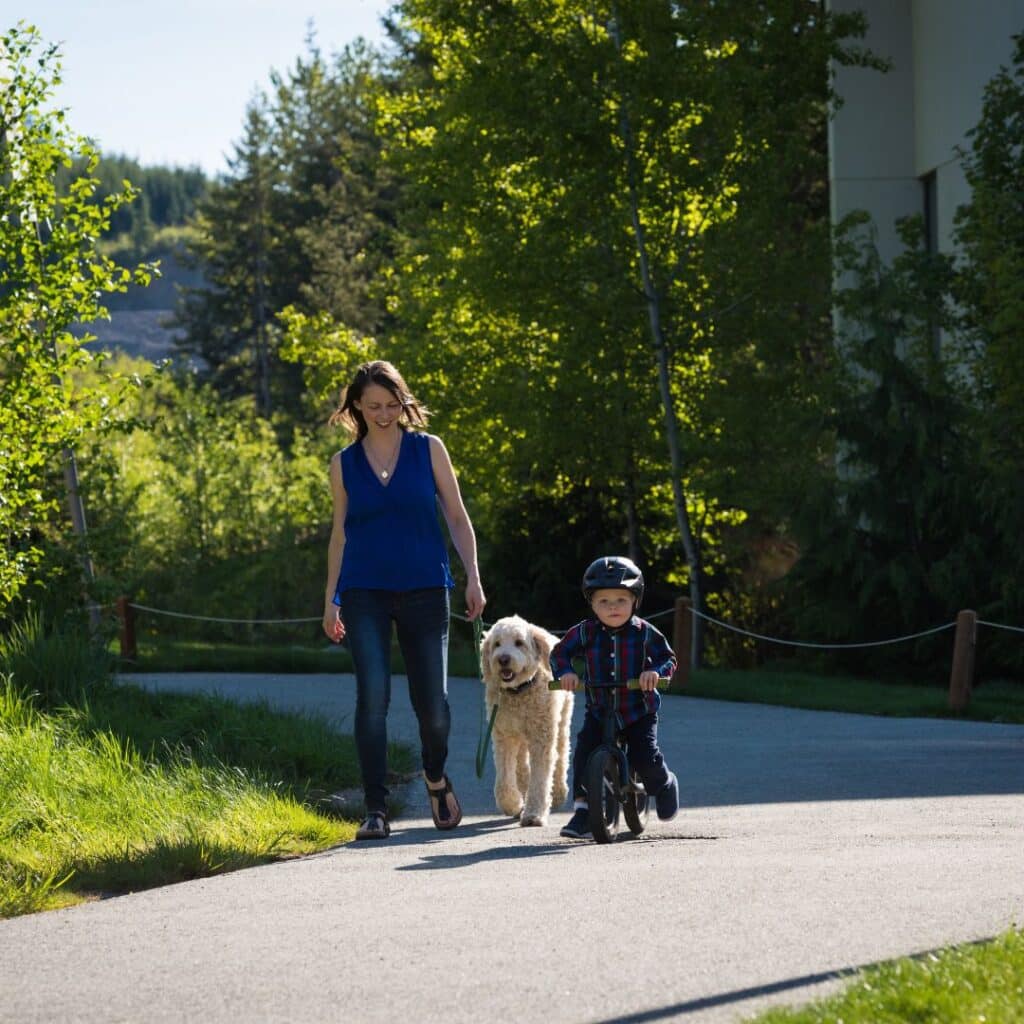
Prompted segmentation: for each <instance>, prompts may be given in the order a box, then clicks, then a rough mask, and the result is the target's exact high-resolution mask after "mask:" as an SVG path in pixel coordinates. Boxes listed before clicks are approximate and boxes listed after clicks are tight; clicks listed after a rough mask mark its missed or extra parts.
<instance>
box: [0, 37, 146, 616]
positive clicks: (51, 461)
mask: <svg viewBox="0 0 1024 1024" xmlns="http://www.w3.org/2000/svg"><path fill="white" fill-rule="evenodd" d="M59 71H60V61H59V53H58V49H57V47H56V46H52V45H46V44H44V42H43V40H42V38H41V36H40V35H39V33H38V32H37V31H36V30H35V29H34V28H32V27H30V26H26V25H24V24H22V23H19V24H18V25H17V26H15V27H14V28H13V29H10V30H8V31H7V32H6V33H4V35H3V36H2V37H0V439H2V440H0V496H2V497H0V612H7V611H8V610H9V608H10V606H11V604H12V602H13V601H14V600H15V599H16V598H17V597H18V595H19V594H20V593H21V591H22V590H23V588H24V587H25V586H26V584H27V583H28V582H29V581H30V580H32V579H33V578H34V573H35V572H36V570H37V567H38V565H39V561H40V558H41V555H42V547H41V536H42V534H43V532H44V531H45V530H46V529H47V526H48V524H49V520H50V518H51V516H52V515H53V514H54V511H55V509H56V508H57V505H58V502H59V499H60V497H61V494H60V490H59V487H58V485H57V483H56V480H55V476H57V474H55V473H54V470H55V469H56V467H58V466H60V465H61V464H64V465H68V464H69V463H70V462H71V450H72V447H73V446H74V444H75V442H76V440H77V439H78V438H79V437H80V436H81V435H82V433H83V431H85V430H86V429H95V428H97V427H99V426H102V425H103V424H104V423H106V422H109V417H110V413H111V407H112V405H116V394H117V391H116V389H115V390H114V391H113V394H114V396H115V397H114V400H113V401H112V400H111V397H110V394H111V392H109V391H108V393H107V395H106V397H104V398H102V399H101V397H100V395H99V393H98V392H97V391H96V390H92V389H90V388H88V387H83V386H79V385H78V384H77V383H76V381H75V372H76V370H77V369H78V368H79V367H82V366H86V365H89V364H92V365H96V364H97V362H98V357H97V356H95V355H94V354H93V353H91V352H90V351H89V350H88V349H87V348H85V343H86V342H87V341H89V340H90V336H89V335H88V334H76V333H73V332H72V328H73V327H75V326H76V325H79V324H85V323H89V322H91V321H93V320H96V319H97V318H99V317H102V316H104V315H105V314H106V311H105V309H104V307H103V305H102V299H103V296H104V294H107V293H110V292H115V291H123V290H125V289H126V288H127V287H128V285H129V284H131V283H135V284H139V285H145V284H147V283H148V282H149V279H150V275H151V272H152V268H149V267H145V266H140V267H137V268H135V269H134V270H129V269H127V268H124V267H118V266H116V265H115V264H114V263H113V261H111V260H110V259H108V258H106V257H104V256H103V255H101V254H100V253H99V251H98V250H97V244H96V243H97V239H98V238H99V237H100V235H101V234H102V232H103V230H104V229H105V228H106V226H107V224H108V222H109V218H110V216H111V214H112V212H113V211H114V210H116V209H117V208H118V207H119V206H120V205H121V204H122V203H124V202H126V201H128V200H130V199H131V198H132V197H133V195H134V190H133V189H132V188H131V187H130V186H126V187H125V189H124V191H122V192H120V193H118V194H114V195H110V196H108V197H106V198H105V199H103V200H102V201H100V202H99V203H96V202H94V201H93V199H94V196H95V193H96V191H97V188H98V185H99V182H98V179H97V178H95V177H94V176H92V175H93V172H94V171H95V169H96V165H97V161H98V154H96V152H95V151H94V150H93V149H92V147H91V146H90V144H89V143H88V141H87V140H85V139H82V138H80V137H79V136H76V135H74V134H73V133H72V132H71V130H70V129H69V128H68V126H67V124H66V122H65V116H64V112H63V111H61V110H54V109H52V108H51V107H50V106H49V103H50V101H51V98H52V95H53V90H54V87H55V85H56V83H57V82H58V81H59ZM75 156H82V157H84V159H85V161H86V162H85V165H84V169H85V173H84V174H82V175H80V176H78V177H76V178H74V179H73V180H72V181H71V182H70V184H69V187H68V190H67V192H66V194H61V193H60V192H59V191H58V188H57V183H56V177H57V173H58V171H59V170H61V169H62V168H68V167H70V166H71V164H72V160H73V158H74V157H75ZM57 479H59V476H58V477H57ZM71 496H72V497H74V495H73V494H72V495H71Z"/></svg>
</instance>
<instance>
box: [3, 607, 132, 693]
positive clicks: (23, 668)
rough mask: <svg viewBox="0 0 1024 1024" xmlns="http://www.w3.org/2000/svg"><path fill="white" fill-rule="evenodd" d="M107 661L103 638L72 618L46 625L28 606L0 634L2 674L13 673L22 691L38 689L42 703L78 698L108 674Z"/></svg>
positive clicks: (36, 691)
mask: <svg viewBox="0 0 1024 1024" xmlns="http://www.w3.org/2000/svg"><path fill="white" fill-rule="evenodd" d="M111 667H112V661H111V658H110V656H109V654H108V653H107V652H106V650H105V648H104V645H103V644H102V642H100V641H98V640H94V639H93V638H91V637H90V636H89V634H88V632H87V631H86V629H85V628H84V626H81V625H79V624H77V623H75V622H73V621H70V620H69V621H66V622H63V623H61V625H60V626H59V627H58V628H49V629H48V628H46V625H45V624H44V622H43V618H42V616H41V615H40V614H39V613H38V612H37V611H30V612H29V613H28V614H27V615H26V616H25V617H24V618H23V619H21V620H20V621H18V622H14V623H12V624H11V625H10V626H9V627H8V630H7V632H6V633H4V634H3V635H0V675H6V676H9V677H12V678H13V679H14V683H15V685H16V686H17V687H18V689H19V690H20V691H21V692H22V693H25V694H29V693H34V694H37V695H38V698H39V700H40V702H41V704H42V706H43V707H47V708H54V707H59V706H60V705H61V704H66V703H72V702H74V701H76V700H78V699H79V698H80V697H81V696H82V694H83V693H86V692H87V691H88V690H89V689H90V688H92V687H94V686H97V685H99V684H100V683H102V682H103V681H104V680H106V679H107V678H109V675H110V671H111Z"/></svg>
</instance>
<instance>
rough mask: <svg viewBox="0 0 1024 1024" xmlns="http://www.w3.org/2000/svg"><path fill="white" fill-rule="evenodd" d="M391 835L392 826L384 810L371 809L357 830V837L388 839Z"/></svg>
mask: <svg viewBox="0 0 1024 1024" xmlns="http://www.w3.org/2000/svg"><path fill="white" fill-rule="evenodd" d="M389 835H391V826H390V825H389V824H388V816H387V815H386V814H385V813H384V812H383V811H370V813H369V814H367V816H366V817H365V818H364V819H363V823H362V824H361V825H360V826H359V828H358V829H357V830H356V839H387V837H388V836H389Z"/></svg>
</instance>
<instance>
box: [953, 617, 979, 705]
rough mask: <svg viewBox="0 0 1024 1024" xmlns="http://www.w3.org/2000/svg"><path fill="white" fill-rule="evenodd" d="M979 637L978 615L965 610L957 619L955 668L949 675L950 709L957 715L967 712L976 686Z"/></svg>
mask: <svg viewBox="0 0 1024 1024" xmlns="http://www.w3.org/2000/svg"><path fill="white" fill-rule="evenodd" d="M977 636H978V613H977V612H973V611H970V610H969V609H965V610H964V611H961V612H959V613H958V614H957V617H956V638H955V639H954V641H953V667H952V669H951V671H950V673H949V707H950V710H952V711H955V712H956V713H957V714H962V713H963V712H964V711H966V710H967V705H968V703H970V700H971V687H972V685H973V684H974V649H975V646H976V642H977Z"/></svg>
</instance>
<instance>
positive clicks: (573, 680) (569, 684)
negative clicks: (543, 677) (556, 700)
mask: <svg viewBox="0 0 1024 1024" xmlns="http://www.w3.org/2000/svg"><path fill="white" fill-rule="evenodd" d="M558 681H559V682H560V683H561V684H562V689H563V690H575V689H576V687H577V686H579V685H580V677H579V676H578V675H576V673H575V672H566V673H565V675H564V676H562V678H561V679H559V680H558Z"/></svg>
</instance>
